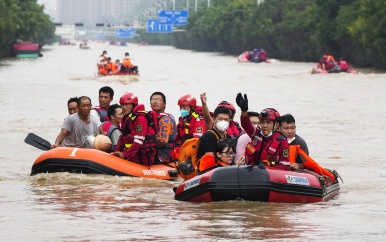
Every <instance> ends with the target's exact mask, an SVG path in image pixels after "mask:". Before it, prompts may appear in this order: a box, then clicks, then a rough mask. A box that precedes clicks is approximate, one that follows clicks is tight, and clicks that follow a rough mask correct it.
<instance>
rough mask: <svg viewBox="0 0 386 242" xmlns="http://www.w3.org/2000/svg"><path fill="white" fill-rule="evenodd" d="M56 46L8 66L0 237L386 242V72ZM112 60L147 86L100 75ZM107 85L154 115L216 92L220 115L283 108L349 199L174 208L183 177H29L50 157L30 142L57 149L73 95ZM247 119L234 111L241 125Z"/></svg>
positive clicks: (2, 90)
mask: <svg viewBox="0 0 386 242" xmlns="http://www.w3.org/2000/svg"><path fill="white" fill-rule="evenodd" d="M89 45H90V49H89V50H81V51H80V50H79V48H78V47H77V46H49V47H46V49H48V50H49V51H45V52H44V57H42V58H38V59H9V60H6V61H5V62H3V63H2V65H1V66H0V95H1V97H2V98H0V107H1V109H2V110H3V112H4V115H3V116H2V118H1V119H0V125H1V127H3V128H2V129H0V135H1V139H0V161H1V162H0V170H1V174H0V223H1V224H2V227H1V228H0V234H1V235H2V237H3V238H5V239H6V240H7V241H31V240H36V241H137V240H139V241H144V240H146V241H147V240H156V241H183V240H184V241H193V240H194V241H197V240H201V241H218V240H227V241H228V240H229V241H244V240H254V241H257V240H262V241H279V240H282V241H310V240H316V241H326V240H330V241H336V240H337V239H339V240H340V241H382V240H384V238H383V237H384V235H385V234H386V231H385V229H384V218H383V217H384V214H385V213H386V204H385V200H384V199H380V195H381V194H385V192H386V187H385V179H386V175H385V174H384V173H385V172H384V170H385V169H386V165H385V162H384V155H383V153H382V147H383V146H384V145H386V142H385V139H384V138H383V136H382V135H381V133H382V132H381V131H382V130H383V128H384V127H386V123H385V122H384V120H386V113H385V112H382V110H384V109H385V104H386V98H385V95H384V93H385V92H386V85H385V82H386V75H385V74H363V73H361V74H359V75H345V74H337V75H310V71H311V69H312V67H313V65H314V64H313V63H293V62H285V61H280V60H274V61H273V63H271V64H263V65H261V64H241V63H237V61H236V57H232V56H222V55H219V54H215V53H197V52H191V51H186V50H177V49H174V48H171V47H167V46H146V47H138V46H136V45H128V46H127V47H119V46H109V45H107V44H102V43H99V44H98V43H89ZM105 49H106V50H108V52H109V55H110V56H111V57H112V58H113V59H117V58H122V57H123V55H124V53H125V52H130V55H131V56H132V57H133V58H134V59H135V63H136V64H137V65H138V66H139V69H140V73H141V76H140V78H139V80H138V81H127V80H122V79H114V78H112V79H111V80H110V79H109V80H101V79H98V80H96V79H95V76H94V71H95V70H94V69H95V63H96V60H97V58H98V56H99V55H100V53H101V52H102V51H103V50H105ZM104 85H109V86H111V87H112V88H113V89H114V90H115V96H114V102H117V101H118V100H119V97H120V96H121V95H122V94H123V93H124V92H127V91H131V92H133V93H136V94H137V95H138V97H139V101H140V102H141V103H144V104H145V106H146V107H147V108H149V107H150V106H149V97H150V95H151V94H152V93H153V92H155V91H162V92H164V93H165V94H166V97H167V108H166V110H167V111H168V112H170V113H172V114H174V115H175V116H176V117H178V116H179V115H178V113H179V109H178V105H177V100H178V98H179V97H180V96H182V95H183V94H186V93H191V94H193V95H194V96H195V97H196V98H198V97H199V94H200V92H203V91H206V92H207V96H208V104H209V108H210V109H212V110H213V109H214V108H215V107H216V104H218V103H220V102H221V101H223V100H228V101H230V102H233V103H234V104H235V101H234V100H235V96H236V94H237V92H242V93H247V94H248V98H249V100H250V103H249V107H250V110H255V111H260V110H262V109H263V108H265V107H275V108H276V109H277V110H279V111H280V113H282V114H285V113H292V114H293V115H294V116H295V118H296V121H297V132H298V133H299V134H300V136H302V138H304V139H305V140H306V141H307V143H308V147H309V149H310V154H311V157H312V158H314V159H315V160H317V161H319V163H320V164H321V165H322V166H325V167H327V168H331V169H335V170H337V171H338V172H339V174H340V175H341V176H342V178H343V179H344V182H345V183H344V184H341V191H340V195H339V196H338V197H336V198H334V199H333V200H331V201H328V202H322V203H316V204H273V203H259V202H248V201H229V202H214V203H203V204H195V203H189V202H180V201H175V200H174V193H173V190H172V188H173V187H174V186H176V185H177V184H179V182H181V181H174V182H171V181H160V180H153V179H141V178H132V177H112V176H103V175H82V174H69V173H60V174H39V175H36V176H33V177H30V176H29V174H30V171H31V166H32V163H33V161H34V160H35V159H36V158H37V157H38V156H39V155H40V154H41V153H42V151H41V150H38V149H36V148H34V147H31V146H28V145H26V144H24V142H23V140H24V138H25V137H26V135H27V134H28V133H29V132H33V133H36V134H38V135H39V136H41V137H43V138H45V139H47V140H49V141H50V142H53V141H54V140H55V138H56V136H57V135H58V133H59V131H60V126H61V124H62V122H63V119H64V118H65V116H66V115H67V108H66V101H67V100H68V98H69V97H73V96H81V95H87V96H89V97H90V98H91V99H92V100H93V104H94V105H97V104H98V90H99V88H100V87H101V86H104ZM238 115H240V111H239V110H237V112H236V120H238V119H239V116H238Z"/></svg>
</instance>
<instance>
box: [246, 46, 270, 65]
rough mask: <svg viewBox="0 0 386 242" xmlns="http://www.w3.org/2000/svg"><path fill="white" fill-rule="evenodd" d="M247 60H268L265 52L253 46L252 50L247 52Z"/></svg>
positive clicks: (256, 61)
mask: <svg viewBox="0 0 386 242" xmlns="http://www.w3.org/2000/svg"><path fill="white" fill-rule="evenodd" d="M248 59H249V61H250V62H255V63H260V62H269V61H268V58H267V52H266V51H265V50H264V49H263V48H261V49H258V48H255V49H253V51H250V52H249V58H248Z"/></svg>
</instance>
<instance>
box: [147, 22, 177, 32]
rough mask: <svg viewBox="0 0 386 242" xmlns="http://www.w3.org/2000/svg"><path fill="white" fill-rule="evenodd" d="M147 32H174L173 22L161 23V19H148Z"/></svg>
mask: <svg viewBox="0 0 386 242" xmlns="http://www.w3.org/2000/svg"><path fill="white" fill-rule="evenodd" d="M146 32H148V33H172V32H173V25H172V24H161V23H160V22H159V19H148V20H147V21H146Z"/></svg>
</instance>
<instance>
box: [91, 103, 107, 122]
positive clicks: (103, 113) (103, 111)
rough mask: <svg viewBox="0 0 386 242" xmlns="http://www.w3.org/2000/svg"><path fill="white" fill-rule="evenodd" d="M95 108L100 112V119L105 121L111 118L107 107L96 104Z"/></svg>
mask: <svg viewBox="0 0 386 242" xmlns="http://www.w3.org/2000/svg"><path fill="white" fill-rule="evenodd" d="M92 109H93V110H96V111H97V112H98V114H99V117H100V120H101V122H102V123H103V122H104V121H108V120H109V116H108V115H107V110H106V109H105V108H102V107H100V106H96V107H93V108H92Z"/></svg>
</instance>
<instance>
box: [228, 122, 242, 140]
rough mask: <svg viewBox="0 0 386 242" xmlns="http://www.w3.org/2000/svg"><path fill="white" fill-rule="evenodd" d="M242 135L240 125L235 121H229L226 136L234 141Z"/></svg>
mask: <svg viewBox="0 0 386 242" xmlns="http://www.w3.org/2000/svg"><path fill="white" fill-rule="evenodd" d="M242 133H244V130H243V129H242V128H241V126H240V124H239V123H238V122H236V121H233V120H231V122H230V124H229V127H228V129H227V134H228V135H229V136H230V137H231V138H232V139H236V138H237V137H239V136H240V134H242Z"/></svg>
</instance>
